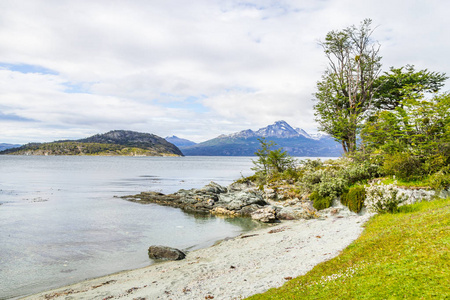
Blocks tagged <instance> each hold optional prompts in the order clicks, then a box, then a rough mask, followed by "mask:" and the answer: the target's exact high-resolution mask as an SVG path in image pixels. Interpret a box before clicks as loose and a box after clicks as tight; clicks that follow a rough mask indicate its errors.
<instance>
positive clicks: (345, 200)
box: [341, 185, 366, 213]
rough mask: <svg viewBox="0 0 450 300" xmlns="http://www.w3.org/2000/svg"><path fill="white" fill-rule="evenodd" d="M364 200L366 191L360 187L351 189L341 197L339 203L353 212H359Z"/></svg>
mask: <svg viewBox="0 0 450 300" xmlns="http://www.w3.org/2000/svg"><path fill="white" fill-rule="evenodd" d="M365 199H366V189H365V188H364V186H362V185H357V186H354V187H351V188H350V189H349V190H348V192H345V193H344V194H342V196H341V203H342V204H344V205H345V206H347V207H348V208H349V209H350V210H351V211H353V212H356V213H358V212H360V211H361V208H362V207H363V205H364V200H365Z"/></svg>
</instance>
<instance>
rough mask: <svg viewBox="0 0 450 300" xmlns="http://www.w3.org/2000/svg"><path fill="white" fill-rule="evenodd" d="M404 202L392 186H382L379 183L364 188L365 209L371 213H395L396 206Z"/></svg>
mask: <svg viewBox="0 0 450 300" xmlns="http://www.w3.org/2000/svg"><path fill="white" fill-rule="evenodd" d="M405 200H406V197H405V196H404V195H403V194H402V193H400V192H399V190H398V189H397V188H396V186H395V185H394V184H388V185H384V184H382V183H380V182H378V183H374V184H370V186H368V187H367V188H366V200H365V203H366V207H367V209H368V210H369V211H371V212H376V213H386V212H390V213H393V212H397V211H398V205H399V204H400V203H402V202H403V201H405Z"/></svg>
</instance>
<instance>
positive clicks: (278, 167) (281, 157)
mask: <svg viewBox="0 0 450 300" xmlns="http://www.w3.org/2000/svg"><path fill="white" fill-rule="evenodd" d="M258 141H259V142H260V144H261V148H260V149H258V150H257V151H256V152H255V155H256V156H258V159H257V160H256V161H253V163H254V164H255V167H254V168H253V170H254V171H256V172H260V173H262V175H263V176H271V175H273V174H275V173H282V172H284V171H286V170H287V169H289V168H292V167H293V164H294V161H293V159H292V157H291V156H289V155H288V153H287V152H286V151H284V150H283V148H278V149H275V150H272V148H273V147H274V146H276V143H275V142H273V141H269V142H268V141H266V139H265V138H264V137H262V138H259V139H258Z"/></svg>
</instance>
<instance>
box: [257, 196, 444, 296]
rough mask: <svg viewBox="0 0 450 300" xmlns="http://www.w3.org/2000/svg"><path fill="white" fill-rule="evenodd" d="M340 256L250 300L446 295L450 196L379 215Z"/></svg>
mask: <svg viewBox="0 0 450 300" xmlns="http://www.w3.org/2000/svg"><path fill="white" fill-rule="evenodd" d="M365 227H366V228H365V230H364V232H363V234H362V235H361V236H360V237H359V238H358V239H357V240H356V241H355V242H353V243H352V244H351V245H350V246H348V247H347V248H346V249H345V250H344V251H343V252H342V253H341V254H340V255H339V256H337V257H336V258H334V259H332V260H329V261H326V262H324V263H321V264H319V265H317V266H316V267H314V268H313V269H312V270H311V271H309V272H308V273H307V274H306V275H304V276H300V277H297V278H295V279H292V280H290V281H289V282H287V283H286V284H285V285H283V286H282V287H280V288H278V289H271V290H269V291H268V292H266V293H264V294H259V295H255V296H253V297H250V298H249V299H254V300H257V299H400V298H401V299H447V298H448V297H450V290H449V289H448V274H449V273H450V264H449V261H450V257H449V252H448V247H449V245H450V236H449V232H450V198H447V199H440V200H435V201H431V202H421V203H416V204H413V205H406V206H402V207H401V208H400V209H399V212H398V213H396V214H379V215H376V216H375V217H373V218H372V219H371V220H370V221H369V222H368V223H367V224H366V225H365Z"/></svg>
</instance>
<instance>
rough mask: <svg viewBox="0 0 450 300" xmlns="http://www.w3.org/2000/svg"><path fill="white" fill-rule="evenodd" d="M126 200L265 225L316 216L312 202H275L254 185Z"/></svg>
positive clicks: (143, 195)
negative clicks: (248, 218) (238, 218)
mask: <svg viewBox="0 0 450 300" xmlns="http://www.w3.org/2000/svg"><path fill="white" fill-rule="evenodd" d="M122 198H124V199H126V200H128V201H132V202H137V203H142V204H146V203H157V204H161V205H167V206H172V207H177V208H181V209H183V210H184V211H186V212H192V213H210V214H213V215H218V216H225V217H235V216H246V217H252V218H253V219H254V220H258V221H261V222H265V223H272V222H276V221H278V220H297V219H311V218H314V217H315V216H316V210H315V209H314V208H313V207H312V204H311V203H309V202H310V201H306V200H304V201H302V200H299V199H297V198H295V199H291V200H289V201H271V200H269V199H267V197H266V195H265V193H264V192H262V191H260V190H259V189H258V188H257V186H256V185H255V184H253V183H251V182H245V183H233V184H231V185H229V186H228V187H223V186H221V185H219V184H217V183H214V182H211V183H209V184H208V185H206V186H204V187H203V188H200V189H190V190H184V189H182V190H179V191H178V192H176V193H173V194H168V195H165V194H162V193H158V192H142V193H140V194H137V195H133V196H124V197H122Z"/></svg>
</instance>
